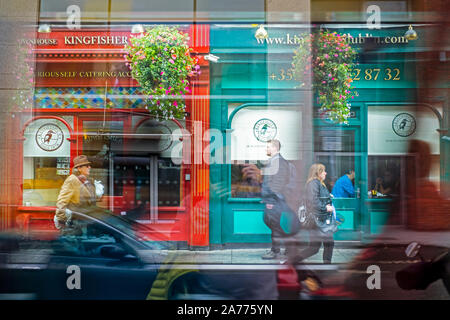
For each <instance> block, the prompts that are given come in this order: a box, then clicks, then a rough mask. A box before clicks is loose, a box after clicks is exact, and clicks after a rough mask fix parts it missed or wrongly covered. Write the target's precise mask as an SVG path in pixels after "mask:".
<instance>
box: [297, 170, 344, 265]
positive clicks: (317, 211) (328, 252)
mask: <svg viewBox="0 0 450 320" xmlns="http://www.w3.org/2000/svg"><path fill="white" fill-rule="evenodd" d="M326 175H327V172H326V170H325V166H324V165H323V164H321V163H315V164H313V165H312V166H311V168H310V169H309V174H308V180H307V182H306V197H305V204H306V210H307V212H308V214H310V215H312V217H314V220H315V224H314V226H313V227H312V228H311V229H310V230H309V245H308V247H306V248H305V249H303V250H301V251H300V252H298V253H295V254H294V255H292V256H290V257H289V260H290V261H291V262H292V263H294V264H295V263H299V262H301V261H303V260H305V259H307V258H309V257H311V256H313V255H315V254H316V253H318V252H319V250H320V247H321V246H322V244H323V246H324V250H323V262H324V263H328V264H329V263H331V260H332V257H333V248H334V239H333V234H334V232H336V230H337V224H336V216H335V209H334V207H333V205H332V202H331V194H330V192H329V191H328V189H327V187H326V186H325V182H324V181H325V178H326Z"/></svg>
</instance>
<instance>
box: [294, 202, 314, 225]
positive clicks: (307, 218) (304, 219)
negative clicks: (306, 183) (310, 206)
mask: <svg viewBox="0 0 450 320" xmlns="http://www.w3.org/2000/svg"><path fill="white" fill-rule="evenodd" d="M297 215H298V220H299V222H300V227H301V229H306V230H309V229H312V228H314V227H315V226H316V221H315V220H314V216H313V214H311V213H309V212H308V210H306V205H305V203H304V202H302V203H301V204H300V207H299V208H298V210H297Z"/></svg>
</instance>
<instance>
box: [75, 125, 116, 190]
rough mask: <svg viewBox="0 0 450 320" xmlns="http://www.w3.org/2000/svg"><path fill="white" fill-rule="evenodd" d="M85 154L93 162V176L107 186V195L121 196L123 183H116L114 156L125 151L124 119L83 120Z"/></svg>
mask: <svg viewBox="0 0 450 320" xmlns="http://www.w3.org/2000/svg"><path fill="white" fill-rule="evenodd" d="M82 132H83V138H82V139H83V154H84V155H86V156H88V158H89V160H90V161H91V162H92V169H91V178H92V179H94V180H99V181H101V183H102V184H103V186H104V187H105V190H104V195H105V196H121V195H122V194H123V184H121V183H114V180H115V179H117V177H114V174H113V172H112V170H111V169H112V167H113V162H112V161H113V158H114V156H115V155H116V154H121V153H123V121H110V120H109V121H97V120H82Z"/></svg>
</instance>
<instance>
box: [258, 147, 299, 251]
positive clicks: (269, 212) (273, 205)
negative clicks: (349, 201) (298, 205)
mask: <svg viewBox="0 0 450 320" xmlns="http://www.w3.org/2000/svg"><path fill="white" fill-rule="evenodd" d="M280 149H281V144H280V141H278V140H270V141H268V142H267V149H266V153H267V155H268V156H269V157H270V159H269V160H268V163H267V165H266V166H265V168H264V169H263V183H262V189H261V196H262V202H263V203H264V204H265V208H264V223H265V224H266V225H267V226H268V227H269V228H270V229H271V230H272V248H271V249H270V250H269V251H268V252H267V253H266V254H264V255H263V256H262V257H261V258H262V259H279V258H281V250H280V249H281V240H282V238H285V237H286V236H289V235H292V234H293V233H296V232H297V231H298V227H299V226H298V219H296V215H295V214H294V212H293V211H292V209H291V208H290V207H289V205H288V204H287V200H288V198H289V195H290V194H291V193H292V192H293V191H296V187H295V185H296V179H295V174H296V170H295V167H294V166H293V165H292V164H290V163H289V162H288V161H287V160H286V159H284V158H283V156H281V154H280ZM283 212H285V213H287V214H289V215H290V216H291V217H293V219H291V224H292V225H291V226H290V227H291V230H293V231H291V232H290V234H287V233H286V232H285V231H284V230H283V228H282V226H281V216H282V213H283Z"/></svg>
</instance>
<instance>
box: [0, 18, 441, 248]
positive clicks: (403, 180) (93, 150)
mask: <svg viewBox="0 0 450 320" xmlns="http://www.w3.org/2000/svg"><path fill="white" fill-rule="evenodd" d="M266 27H267V32H268V38H266V39H257V38H256V37H255V31H256V30H257V29H258V26H256V25H250V24H245V25H238V24H222V25H220V24H191V25H184V26H181V27H180V28H181V29H182V30H183V31H185V32H187V33H189V35H190V38H191V43H190V47H192V48H193V54H195V55H197V56H198V57H199V63H200V65H201V71H202V73H201V75H200V76H199V77H197V78H195V79H193V81H192V84H191V85H192V87H191V96H190V97H188V99H187V100H186V105H187V110H186V111H187V117H186V119H185V120H172V121H165V122H158V121H155V120H154V119H153V118H152V117H151V116H150V115H149V114H148V111H146V100H145V96H143V95H142V93H141V92H140V91H139V85H138V83H137V82H135V81H134V80H133V79H132V78H131V74H130V71H129V69H128V68H127V67H126V65H125V61H124V58H123V50H122V49H123V47H124V45H125V44H126V43H127V42H128V41H129V37H130V36H132V34H131V32H130V30H127V29H125V28H120V27H117V28H111V29H108V30H106V29H103V30H102V29H92V30H83V31H68V30H67V29H63V28H61V29H55V30H53V31H52V32H51V33H48V34H38V35H37V37H36V38H37V39H38V40H39V39H40V40H39V41H38V42H36V43H35V46H34V48H33V56H34V59H35V73H34V74H35V76H34V81H35V93H34V102H33V108H32V109H29V110H14V111H13V112H12V113H11V119H12V121H11V122H10V126H9V128H8V135H9V137H8V141H9V143H10V144H11V146H12V147H11V150H13V152H12V153H10V154H8V155H6V156H5V160H6V166H7V168H8V170H7V177H6V178H5V179H7V181H8V182H9V185H10V186H12V187H10V188H9V191H8V192H9V195H8V199H9V200H8V201H9V205H10V208H11V209H10V210H9V212H8V220H9V224H10V225H14V224H17V225H18V226H20V227H22V228H26V229H29V230H34V232H39V231H41V232H47V231H48V230H51V229H52V218H53V214H54V210H55V207H54V205H55V201H56V197H57V195H58V191H59V188H60V187H61V185H62V183H63V181H64V179H65V177H67V176H68V175H69V173H70V168H72V165H73V159H74V157H76V156H77V155H80V154H86V155H87V156H88V157H89V158H90V159H91V161H92V162H93V170H92V177H93V178H94V179H96V180H100V181H101V182H102V183H103V185H104V186H105V195H104V196H103V198H102V200H101V202H99V203H98V205H99V206H101V207H103V208H106V209H108V210H111V211H112V212H114V214H117V215H122V216H126V217H128V218H130V219H134V220H137V221H139V222H142V223H144V224H146V225H147V226H148V227H149V228H150V230H151V232H149V236H150V237H151V236H152V233H153V234H154V235H158V237H159V238H160V239H164V240H169V241H175V242H179V243H182V244H183V245H187V246H189V247H202V248H206V247H208V246H211V247H214V246H221V245H225V244H244V243H268V242H270V230H269V229H268V228H267V227H266V226H265V224H264V223H263V204H261V197H260V189H261V185H260V183H258V182H255V181H254V180H252V179H248V178H247V177H244V176H243V174H242V172H243V171H242V169H243V168H245V167H248V166H252V165H254V166H257V167H261V166H262V165H263V163H264V161H265V160H267V156H266V154H265V146H266V142H267V141H268V140H270V139H278V140H280V142H281V145H282V150H281V154H282V155H283V156H284V157H285V158H286V159H287V160H289V161H290V162H291V163H293V164H294V165H295V167H296V179H297V182H298V185H299V197H298V199H293V204H294V206H295V201H297V202H298V201H299V200H300V197H301V193H302V191H303V187H302V186H303V185H304V183H305V179H306V176H307V171H308V169H309V166H310V165H311V164H312V163H313V162H321V163H324V164H325V165H326V167H327V172H328V180H327V184H328V187H329V188H330V190H331V188H332V185H333V183H334V181H335V180H336V179H337V178H339V177H340V176H342V175H343V174H344V171H345V169H354V170H355V173H356V178H355V189H356V190H357V195H356V197H355V198H345V199H344V198H341V199H335V200H334V203H335V205H336V207H337V211H338V213H339V214H340V215H341V216H342V217H343V218H344V223H343V224H342V225H340V227H339V231H338V233H337V234H336V239H337V240H355V241H361V240H363V239H364V238H365V237H367V236H369V237H370V236H372V235H377V234H379V233H380V232H382V228H383V226H384V225H385V224H386V222H387V221H388V218H389V217H390V216H392V215H391V213H392V206H391V205H392V203H393V200H392V199H393V198H392V197H371V196H370V195H369V191H370V190H372V189H373V185H374V182H375V180H376V179H377V178H378V177H380V176H383V175H385V174H386V172H389V173H390V174H391V176H393V177H394V179H395V181H396V186H395V191H393V194H394V195H395V196H394V197H400V198H401V197H404V196H405V186H406V184H407V183H408V180H407V179H408V177H407V176H406V175H405V172H404V167H405V161H406V160H407V158H408V155H407V146H408V141H409V140H410V139H411V138H414V139H421V140H424V141H427V142H428V143H429V144H430V145H431V147H432V170H431V178H432V180H433V181H436V182H440V181H445V179H446V177H445V172H447V171H446V170H448V164H446V163H445V161H444V160H443V158H442V157H441V152H442V150H441V149H442V144H443V142H442V139H441V135H442V133H441V132H440V131H439V129H441V128H443V124H442V117H443V113H444V110H445V103H446V101H445V100H443V101H437V102H436V103H435V104H432V105H430V104H421V103H418V97H417V88H418V79H417V78H416V74H417V72H416V71H417V70H416V69H415V61H416V51H417V47H418V43H419V41H416V42H414V41H407V40H406V39H405V38H404V33H405V31H406V30H407V26H406V25H403V24H402V25H398V24H397V25H395V24H394V25H389V26H386V27H383V28H381V29H380V30H371V31H368V30H367V29H366V28H365V27H361V26H357V25H351V24H349V25H343V24H329V25H325V26H322V27H323V28H326V29H328V30H332V31H336V32H339V33H341V34H346V35H351V36H352V39H351V40H349V41H350V43H351V44H352V45H354V46H355V47H357V48H358V50H360V52H361V54H360V55H359V61H358V63H359V64H358V65H357V66H355V68H354V70H353V75H352V77H353V81H354V85H355V87H356V90H357V91H358V96H355V98H354V99H353V100H352V101H351V116H350V119H349V124H348V125H338V124H334V123H331V122H330V121H328V120H327V119H326V118H324V117H323V116H322V115H321V114H319V113H318V112H317V110H318V108H317V105H316V103H315V102H316V99H315V96H314V92H312V91H310V90H302V89H301V88H299V87H298V82H297V81H296V80H295V79H294V77H293V74H292V72H291V71H290V69H291V61H292V54H293V50H294V49H295V46H296V43H297V42H296V41H297V39H298V38H299V37H301V35H302V34H304V33H305V32H306V33H308V32H311V31H312V30H313V29H316V28H319V27H320V26H314V25H310V24H305V25H291V26H286V25H276V24H273V25H268V26H266ZM417 30H418V31H420V27H419V28H418V29H417ZM211 55H213V58H211ZM208 56H209V58H208ZM214 56H216V59H214ZM403 124H405V125H403ZM447 178H448V177H447ZM402 210H403V211H402ZM397 212H398V214H397V215H396V216H395V218H394V219H393V220H392V219H390V220H389V223H391V224H398V225H405V224H406V222H407V221H406V220H407V216H406V213H405V212H404V209H402V208H400V209H398V210H397ZM282 223H283V224H286V223H287V222H286V221H282Z"/></svg>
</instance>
